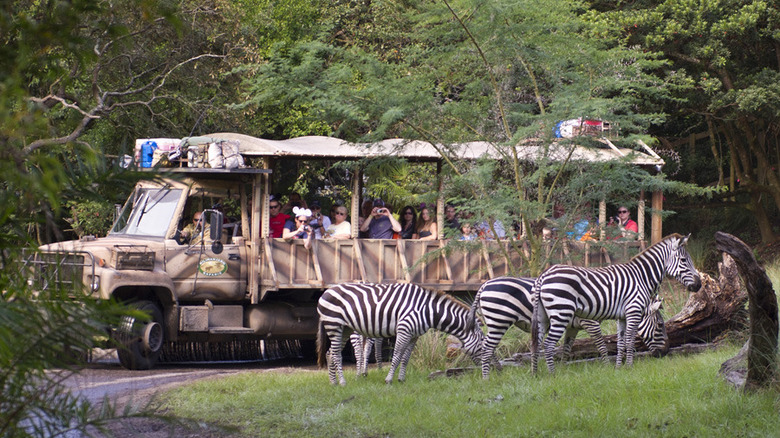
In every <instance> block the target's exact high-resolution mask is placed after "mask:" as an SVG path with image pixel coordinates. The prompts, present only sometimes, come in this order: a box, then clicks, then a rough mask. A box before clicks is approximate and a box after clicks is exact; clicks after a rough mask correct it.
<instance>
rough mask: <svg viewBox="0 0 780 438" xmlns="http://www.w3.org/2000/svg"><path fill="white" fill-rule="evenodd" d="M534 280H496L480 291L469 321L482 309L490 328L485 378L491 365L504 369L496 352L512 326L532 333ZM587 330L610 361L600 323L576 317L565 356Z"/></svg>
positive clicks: (484, 353) (486, 339)
mask: <svg viewBox="0 0 780 438" xmlns="http://www.w3.org/2000/svg"><path fill="white" fill-rule="evenodd" d="M534 281H536V279H535V278H522V277H521V278H517V277H497V278H493V279H491V280H488V281H486V282H485V283H484V284H483V285H482V287H480V288H479V290H478V291H477V295H476V296H475V297H474V302H473V303H472V305H471V310H470V311H469V315H470V316H469V321H474V320H475V316H476V313H477V310H479V309H481V311H482V317H483V318H484V320H485V325H486V326H487V335H486V336H485V337H484V338H483V340H482V378H484V379H487V378H488V377H489V375H490V365H491V364H492V365H494V366H495V367H496V368H497V369H501V364H500V363H499V362H498V360H497V359H496V357H495V355H494V352H495V350H496V347H497V346H498V344H499V342H500V341H501V338H502V337H504V334H505V333H506V332H507V330H509V328H510V327H512V325H515V326H517V327H518V328H520V329H521V330H524V331H526V332H530V331H531V315H532V312H533V305H532V304H531V301H532V297H533V295H532V294H531V289H532V288H533V285H534ZM580 329H585V331H587V332H588V335H590V337H591V338H593V339H594V341H595V342H596V347H597V348H598V350H599V355H600V356H601V358H602V359H603V360H605V361H606V360H607V355H608V353H607V345H606V344H605V343H604V338H603V337H602V336H601V325H600V324H599V322H598V321H592V320H583V319H580V318H578V317H574V320H573V322H572V324H571V326H570V327H568V328H567V329H566V336H565V337H564V339H563V355H564V357H568V355H569V353H570V352H571V346H572V344H573V343H574V339H575V338H576V337H577V332H579V331H580Z"/></svg>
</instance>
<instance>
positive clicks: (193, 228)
mask: <svg viewBox="0 0 780 438" xmlns="http://www.w3.org/2000/svg"><path fill="white" fill-rule="evenodd" d="M200 219H201V212H200V211H196V212H195V214H193V215H192V222H191V223H189V224H187V226H186V227H184V229H183V230H181V237H182V238H183V239H184V241H185V242H189V243H190V244H191V245H198V244H200V243H201V242H202V241H203V236H204V235H206V236H208V235H209V233H210V232H211V228H210V226H209V224H206V229H205V230H204V232H201V230H203V222H202V221H201V220H200Z"/></svg>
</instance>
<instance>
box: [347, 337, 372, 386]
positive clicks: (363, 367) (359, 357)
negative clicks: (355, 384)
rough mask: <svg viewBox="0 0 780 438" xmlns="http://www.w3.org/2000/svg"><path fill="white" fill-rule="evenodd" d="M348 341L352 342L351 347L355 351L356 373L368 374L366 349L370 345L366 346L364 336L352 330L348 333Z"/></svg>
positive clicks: (360, 374) (359, 374)
mask: <svg viewBox="0 0 780 438" xmlns="http://www.w3.org/2000/svg"><path fill="white" fill-rule="evenodd" d="M349 342H350V343H351V344H352V349H353V350H354V351H355V370H356V372H357V375H358V376H366V375H367V374H368V370H367V368H368V366H367V362H368V360H367V359H366V357H367V356H366V349H367V348H370V346H367V343H368V342H367V339H366V338H365V337H364V336H362V335H360V334H358V333H355V332H353V333H352V334H351V335H349Z"/></svg>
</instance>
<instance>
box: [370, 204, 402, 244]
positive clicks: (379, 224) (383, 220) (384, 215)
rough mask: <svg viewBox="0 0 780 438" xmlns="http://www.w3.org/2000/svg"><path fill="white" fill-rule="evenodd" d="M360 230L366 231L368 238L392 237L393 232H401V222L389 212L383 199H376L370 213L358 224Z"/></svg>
mask: <svg viewBox="0 0 780 438" xmlns="http://www.w3.org/2000/svg"><path fill="white" fill-rule="evenodd" d="M360 231H364V232H368V238H369V239H392V238H393V233H394V232H395V233H400V232H401V224H400V223H399V222H398V221H397V220H396V219H395V218H394V217H393V215H392V213H390V210H389V209H388V208H387V207H386V206H385V203H384V201H382V200H381V199H377V200H375V201H374V208H373V209H372V210H371V214H370V215H368V217H367V218H366V220H364V221H363V224H362V225H360Z"/></svg>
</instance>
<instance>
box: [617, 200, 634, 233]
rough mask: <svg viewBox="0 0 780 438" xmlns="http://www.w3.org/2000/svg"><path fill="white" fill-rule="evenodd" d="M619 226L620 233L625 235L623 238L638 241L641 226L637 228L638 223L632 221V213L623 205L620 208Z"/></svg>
mask: <svg viewBox="0 0 780 438" xmlns="http://www.w3.org/2000/svg"><path fill="white" fill-rule="evenodd" d="M617 217H618V222H617V224H618V226H619V227H620V232H621V233H622V234H623V237H625V238H628V239H636V238H637V237H638V234H639V226H637V224H636V222H634V221H633V220H631V212H630V211H628V208H626V207H625V206H623V205H621V206H620V207H618V216H617Z"/></svg>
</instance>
